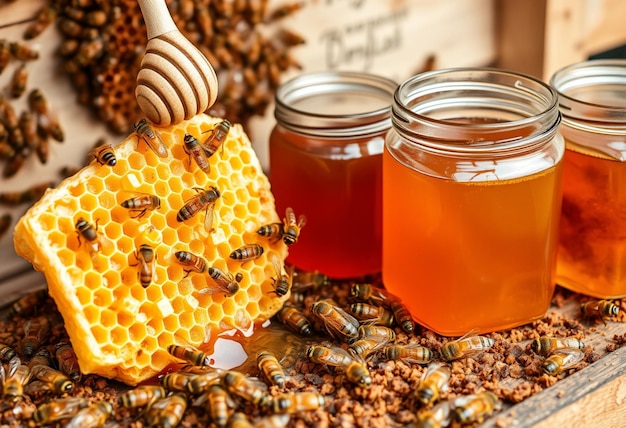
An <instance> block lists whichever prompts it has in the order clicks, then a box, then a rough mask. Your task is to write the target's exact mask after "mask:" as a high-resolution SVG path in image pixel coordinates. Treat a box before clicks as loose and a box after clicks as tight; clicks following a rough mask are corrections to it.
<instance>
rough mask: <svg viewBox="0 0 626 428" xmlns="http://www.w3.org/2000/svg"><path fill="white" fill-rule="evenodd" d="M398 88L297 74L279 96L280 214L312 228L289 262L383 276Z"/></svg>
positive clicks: (349, 75) (273, 150) (361, 79)
mask: <svg viewBox="0 0 626 428" xmlns="http://www.w3.org/2000/svg"><path fill="white" fill-rule="evenodd" d="M396 87H397V84H396V83H394V82H393V81H391V80H389V79H386V78H383V77H379V76H375V75H371V74H367V73H356V72H319V73H310V74H304V75H301V76H299V77H296V78H294V79H292V80H290V81H288V82H286V83H284V84H283V85H281V86H280V87H279V88H278V89H277V91H276V108H275V116H276V126H275V127H274V129H273V131H272V133H271V136H270V144H269V152H270V174H269V175H270V182H271V185H272V192H273V194H274V197H275V198H276V207H277V210H278V212H279V213H284V212H285V210H286V208H287V207H291V208H292V209H293V211H294V213H295V215H296V216H297V217H299V216H301V215H304V216H305V217H306V223H305V225H304V227H303V228H302V230H301V233H300V238H299V239H298V242H297V243H295V244H294V245H291V246H290V248H289V256H288V258H287V261H288V262H289V263H291V264H293V265H295V266H296V267H297V268H300V269H303V270H309V271H312V270H318V271H320V272H322V273H324V274H326V275H328V276H330V277H334V278H349V277H358V276H362V275H367V274H372V273H377V272H380V270H381V249H382V231H381V229H382V224H381V201H382V195H381V186H382V184H381V183H382V151H383V145H384V135H385V133H386V132H387V131H388V130H389V128H390V127H391V118H390V117H391V100H392V97H393V91H394V90H395V88H396Z"/></svg>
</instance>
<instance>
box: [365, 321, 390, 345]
mask: <svg viewBox="0 0 626 428" xmlns="http://www.w3.org/2000/svg"><path fill="white" fill-rule="evenodd" d="M372 336H379V337H384V338H386V339H388V340H389V341H390V342H393V341H394V340H396V332H395V331H394V329H392V328H389V327H385V326H384V325H376V324H363V325H359V327H358V328H357V337H358V338H359V339H366V338H368V337H372Z"/></svg>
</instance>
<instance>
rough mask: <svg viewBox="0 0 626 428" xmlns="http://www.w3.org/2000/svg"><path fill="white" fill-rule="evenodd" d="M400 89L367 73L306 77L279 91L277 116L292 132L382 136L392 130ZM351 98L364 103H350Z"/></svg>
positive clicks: (332, 72) (282, 86) (281, 86)
mask: <svg viewBox="0 0 626 428" xmlns="http://www.w3.org/2000/svg"><path fill="white" fill-rule="evenodd" d="M397 86H398V85H397V83H396V82H394V81H393V80H391V79H388V78H386V77H383V76H378V75H375V74H370V73H365V72H353V71H326V72H312V73H305V74H302V75H299V76H296V77H294V78H292V79H291V80H288V81H287V82H285V83H283V84H282V85H280V86H279V87H278V89H277V90H276V93H275V103H276V105H275V110H274V116H275V118H276V121H277V122H278V124H280V125H281V126H284V127H285V128H287V129H289V130H290V131H292V132H296V133H300V134H306V135H312V136H321V137H324V136H325V137H333V138H342V137H354V136H361V135H369V134H373V133H379V132H383V131H386V130H388V129H389V128H390V127H391V103H392V99H393V93H394V90H395V89H396V87H397ZM342 97H343V98H342ZM349 98H354V99H356V100H361V101H363V102H361V103H360V104H359V102H358V101H346V100H348V99H349ZM342 100H343V101H342ZM344 101H345V105H344V104H343V102H344ZM315 103H317V104H315ZM323 103H327V106H326V107H324V106H323ZM314 104H315V106H314ZM333 108H335V110H333ZM341 109H343V110H341Z"/></svg>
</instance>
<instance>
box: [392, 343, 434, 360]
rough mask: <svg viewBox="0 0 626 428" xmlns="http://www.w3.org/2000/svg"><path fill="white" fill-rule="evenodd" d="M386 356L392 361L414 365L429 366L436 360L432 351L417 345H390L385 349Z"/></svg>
mask: <svg viewBox="0 0 626 428" xmlns="http://www.w3.org/2000/svg"><path fill="white" fill-rule="evenodd" d="M385 356H386V357H387V358H388V359H390V360H402V361H405V362H408V363H414V364H428V363H430V362H431V361H432V360H433V358H434V353H433V351H432V350H430V349H429V348H427V347H425V346H421V345H419V344H417V343H409V344H408V345H389V346H386V347H385Z"/></svg>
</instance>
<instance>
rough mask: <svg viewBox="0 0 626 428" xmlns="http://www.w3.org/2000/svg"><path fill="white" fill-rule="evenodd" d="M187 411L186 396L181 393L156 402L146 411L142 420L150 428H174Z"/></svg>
mask: <svg viewBox="0 0 626 428" xmlns="http://www.w3.org/2000/svg"><path fill="white" fill-rule="evenodd" d="M185 410H187V396H186V395H185V394H184V393H182V392H175V393H174V394H172V395H169V396H167V397H164V398H161V399H160V400H157V401H156V402H155V403H154V404H152V406H150V408H149V409H147V410H146V412H145V415H144V419H145V421H146V424H147V425H148V426H150V427H176V426H178V424H179V423H180V421H181V419H182V418H183V415H184V413H185Z"/></svg>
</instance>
